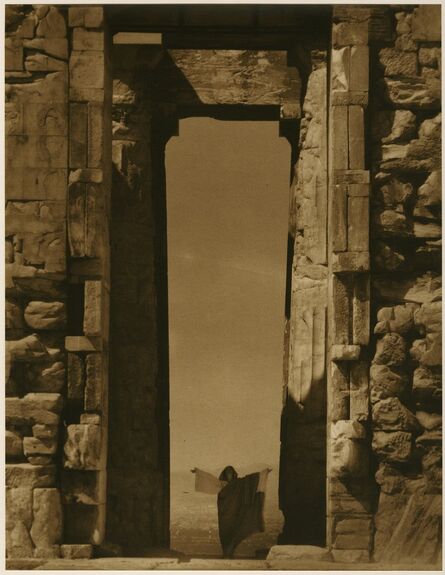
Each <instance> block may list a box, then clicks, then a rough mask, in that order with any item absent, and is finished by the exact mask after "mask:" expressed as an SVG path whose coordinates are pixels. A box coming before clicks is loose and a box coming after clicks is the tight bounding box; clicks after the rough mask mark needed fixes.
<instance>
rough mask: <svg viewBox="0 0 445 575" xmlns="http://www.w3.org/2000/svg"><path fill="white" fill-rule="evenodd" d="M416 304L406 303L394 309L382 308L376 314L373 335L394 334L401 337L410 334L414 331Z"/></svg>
mask: <svg viewBox="0 0 445 575" xmlns="http://www.w3.org/2000/svg"><path fill="white" fill-rule="evenodd" d="M418 307H419V306H418V305H417V304H413V303H408V304H405V305H397V306H395V307H383V308H381V309H380V310H379V311H378V313H377V324H376V326H375V328H374V333H376V334H383V333H388V332H396V333H399V334H401V335H405V334H408V333H410V332H411V331H412V330H413V329H414V312H415V311H416V310H417V309H418Z"/></svg>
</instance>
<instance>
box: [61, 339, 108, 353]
mask: <svg viewBox="0 0 445 575" xmlns="http://www.w3.org/2000/svg"><path fill="white" fill-rule="evenodd" d="M65 349H66V351H73V352H82V351H86V352H88V351H89V352H92V351H94V352H95V351H101V350H102V338H100V337H85V336H77V335H70V336H67V337H66V338H65Z"/></svg>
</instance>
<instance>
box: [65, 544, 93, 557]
mask: <svg viewBox="0 0 445 575" xmlns="http://www.w3.org/2000/svg"><path fill="white" fill-rule="evenodd" d="M60 552H61V555H62V557H63V558H64V559H90V558H91V557H92V555H93V546H92V545H88V544H83V545H61V546H60Z"/></svg>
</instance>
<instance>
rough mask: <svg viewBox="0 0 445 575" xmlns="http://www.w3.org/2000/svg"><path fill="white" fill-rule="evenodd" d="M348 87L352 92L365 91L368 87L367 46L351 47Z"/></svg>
mask: <svg viewBox="0 0 445 575" xmlns="http://www.w3.org/2000/svg"><path fill="white" fill-rule="evenodd" d="M349 88H350V90H352V91H354V92H367V91H368V89H369V48H368V46H352V47H351V55H350V76H349Z"/></svg>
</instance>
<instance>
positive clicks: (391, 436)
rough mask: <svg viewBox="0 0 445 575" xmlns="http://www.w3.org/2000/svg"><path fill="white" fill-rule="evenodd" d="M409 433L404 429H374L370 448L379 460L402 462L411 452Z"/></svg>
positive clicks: (406, 459) (408, 458)
mask: <svg viewBox="0 0 445 575" xmlns="http://www.w3.org/2000/svg"><path fill="white" fill-rule="evenodd" d="M411 437H412V435H411V433H408V432H406V431H389V432H387V431H375V432H374V433H373V437H372V449H373V451H374V453H375V454H376V456H377V458H378V459H379V460H381V461H388V462H395V463H404V462H407V461H409V460H410V458H411V454H412V440H411Z"/></svg>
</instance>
